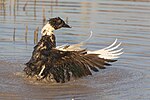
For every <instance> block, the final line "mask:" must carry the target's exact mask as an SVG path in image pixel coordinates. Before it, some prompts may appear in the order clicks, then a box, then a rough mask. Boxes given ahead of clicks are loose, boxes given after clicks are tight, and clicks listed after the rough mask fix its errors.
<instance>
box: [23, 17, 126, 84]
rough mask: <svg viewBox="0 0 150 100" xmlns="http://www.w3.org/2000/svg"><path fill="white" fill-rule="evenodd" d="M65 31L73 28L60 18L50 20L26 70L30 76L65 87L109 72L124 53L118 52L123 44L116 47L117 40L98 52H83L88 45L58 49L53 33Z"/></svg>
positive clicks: (63, 46)
mask: <svg viewBox="0 0 150 100" xmlns="http://www.w3.org/2000/svg"><path fill="white" fill-rule="evenodd" d="M63 27H64V28H71V27H70V26H69V25H68V24H66V23H65V21H63V20H62V19H61V18H60V17H56V18H51V19H49V20H48V22H47V24H46V25H45V26H44V27H43V28H42V30H41V34H42V37H41V39H40V41H39V42H38V43H37V45H36V46H35V47H34V51H33V53H32V57H31V59H30V60H29V61H28V62H27V63H26V67H25V68H24V72H25V73H26V74H27V76H30V77H35V78H36V79H37V80H46V81H48V82H56V83H64V82H67V81H70V80H74V79H78V78H81V77H83V76H87V75H92V71H94V72H98V71H99V69H105V66H110V65H111V64H110V63H111V62H115V61H117V58H119V57H120V55H121V54H122V53H123V52H122V49H118V47H119V46H120V45H121V43H119V44H118V45H116V43H117V39H116V40H115V42H114V43H113V44H111V45H110V46H108V47H106V48H104V49H100V50H96V51H88V50H86V49H84V48H82V46H83V45H85V44H84V43H79V44H74V45H62V46H57V47H56V41H55V35H54V33H53V31H54V30H57V29H60V28H63Z"/></svg>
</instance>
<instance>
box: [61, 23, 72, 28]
mask: <svg viewBox="0 0 150 100" xmlns="http://www.w3.org/2000/svg"><path fill="white" fill-rule="evenodd" d="M62 27H64V28H71V27H70V26H69V25H68V24H64V25H63V26H62Z"/></svg>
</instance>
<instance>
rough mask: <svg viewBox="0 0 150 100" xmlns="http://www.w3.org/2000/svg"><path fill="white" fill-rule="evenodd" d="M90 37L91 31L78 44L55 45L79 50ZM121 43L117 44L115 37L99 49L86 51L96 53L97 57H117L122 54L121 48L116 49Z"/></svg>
mask: <svg viewBox="0 0 150 100" xmlns="http://www.w3.org/2000/svg"><path fill="white" fill-rule="evenodd" d="M91 37H92V31H91V34H90V36H89V38H88V39H86V40H85V41H82V42H80V43H78V44H73V45H69V44H64V45H61V46H57V47H56V48H57V49H59V50H62V51H79V50H83V49H84V48H82V46H83V45H85V44H86V42H87V41H88V40H89V39H90V38H91ZM120 45H121V42H120V43H119V44H117V39H116V40H115V41H114V42H113V43H112V44H111V45H109V46H108V47H105V48H103V49H100V50H96V51H87V54H98V57H99V58H104V59H117V58H119V57H120V55H121V54H123V52H122V50H123V48H121V49H118V48H119V46H120Z"/></svg>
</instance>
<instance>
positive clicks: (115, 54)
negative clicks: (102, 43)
mask: <svg viewBox="0 0 150 100" xmlns="http://www.w3.org/2000/svg"><path fill="white" fill-rule="evenodd" d="M116 43H117V39H116V40H115V41H114V42H113V43H112V44H111V45H110V46H108V47H106V48H104V49H100V50H96V51H88V52H87V53H88V54H99V55H98V57H99V58H104V59H117V58H119V57H120V55H121V54H123V52H122V50H123V48H121V49H118V47H119V46H120V45H121V43H119V44H118V45H116Z"/></svg>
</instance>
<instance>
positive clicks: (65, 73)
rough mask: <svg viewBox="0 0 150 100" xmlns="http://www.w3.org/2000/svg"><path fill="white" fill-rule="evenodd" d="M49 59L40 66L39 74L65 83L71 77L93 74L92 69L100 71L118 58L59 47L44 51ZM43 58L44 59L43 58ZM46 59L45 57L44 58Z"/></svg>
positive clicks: (43, 77) (39, 76) (41, 77)
mask: <svg viewBox="0 0 150 100" xmlns="http://www.w3.org/2000/svg"><path fill="white" fill-rule="evenodd" d="M42 55H44V56H45V57H44V58H46V57H47V61H42V62H45V63H43V64H42V65H41V67H39V69H37V70H38V73H37V76H38V78H39V79H46V80H48V81H52V82H57V83H59V82H60V83H64V82H66V81H70V80H71V79H77V78H80V77H83V76H87V75H92V71H94V72H98V71H99V69H104V68H105V66H104V65H110V64H109V63H108V62H113V61H116V60H106V59H103V58H99V57H98V55H97V54H87V53H86V50H81V51H62V50H57V49H52V50H50V52H49V53H43V54H42ZM41 60H42V59H41ZM44 60H45V59H44Z"/></svg>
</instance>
